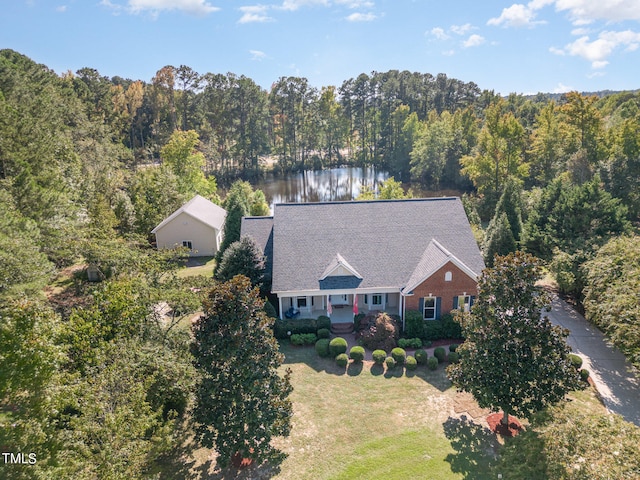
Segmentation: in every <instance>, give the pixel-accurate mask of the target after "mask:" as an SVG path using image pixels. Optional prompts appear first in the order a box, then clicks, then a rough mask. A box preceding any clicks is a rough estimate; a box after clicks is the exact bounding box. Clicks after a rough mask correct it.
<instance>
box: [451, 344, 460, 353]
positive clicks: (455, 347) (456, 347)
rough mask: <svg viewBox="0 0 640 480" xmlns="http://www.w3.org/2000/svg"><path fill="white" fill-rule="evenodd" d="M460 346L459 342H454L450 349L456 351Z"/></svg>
mask: <svg viewBox="0 0 640 480" xmlns="http://www.w3.org/2000/svg"><path fill="white" fill-rule="evenodd" d="M459 346H460V345H458V344H457V343H452V344H451V345H449V351H450V352H455V351H456V350H457V349H458V347H459Z"/></svg>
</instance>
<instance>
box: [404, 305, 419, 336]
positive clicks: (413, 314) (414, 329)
mask: <svg viewBox="0 0 640 480" xmlns="http://www.w3.org/2000/svg"><path fill="white" fill-rule="evenodd" d="M404 325H405V333H406V334H407V337H423V336H424V320H423V318H422V313H421V312H420V311H418V310H408V311H407V312H405V314H404Z"/></svg>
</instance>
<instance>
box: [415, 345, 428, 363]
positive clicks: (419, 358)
mask: <svg viewBox="0 0 640 480" xmlns="http://www.w3.org/2000/svg"><path fill="white" fill-rule="evenodd" d="M414 357H415V359H416V362H418V364H420V365H424V364H425V363H427V358H429V354H428V353H427V352H426V350H422V349H420V350H416V353H414Z"/></svg>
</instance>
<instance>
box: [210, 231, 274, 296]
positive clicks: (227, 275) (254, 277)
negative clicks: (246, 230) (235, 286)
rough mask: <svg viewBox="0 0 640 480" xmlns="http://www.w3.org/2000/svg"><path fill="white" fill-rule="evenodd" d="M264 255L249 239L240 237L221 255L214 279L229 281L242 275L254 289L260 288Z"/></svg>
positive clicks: (262, 277)
mask: <svg viewBox="0 0 640 480" xmlns="http://www.w3.org/2000/svg"><path fill="white" fill-rule="evenodd" d="M264 272H265V259H264V253H263V252H262V250H261V249H260V247H259V246H258V245H257V244H256V242H255V241H254V240H253V239H252V238H251V237H247V236H245V237H242V238H241V239H240V240H239V241H237V242H233V243H232V244H231V245H229V248H227V249H226V250H225V252H224V255H222V260H221V261H220V266H219V267H218V268H216V273H215V278H216V279H217V280H219V281H221V282H226V281H228V280H231V279H232V278H233V277H235V276H236V275H244V276H245V277H247V278H248V279H249V281H250V282H251V285H252V286H254V287H256V286H257V287H261V286H262V282H263V281H264Z"/></svg>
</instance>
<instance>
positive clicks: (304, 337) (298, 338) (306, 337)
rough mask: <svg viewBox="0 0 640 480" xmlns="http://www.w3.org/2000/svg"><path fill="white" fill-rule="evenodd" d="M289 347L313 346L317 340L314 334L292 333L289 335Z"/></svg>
mask: <svg viewBox="0 0 640 480" xmlns="http://www.w3.org/2000/svg"><path fill="white" fill-rule="evenodd" d="M290 340H291V345H298V346H300V345H313V344H314V343H316V340H318V337H317V336H316V334H315V333H294V334H293V335H291V338H290Z"/></svg>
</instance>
